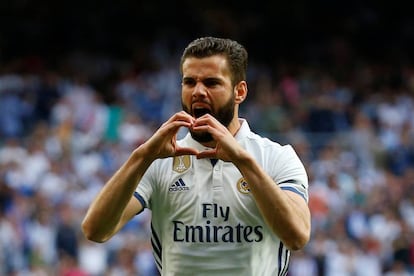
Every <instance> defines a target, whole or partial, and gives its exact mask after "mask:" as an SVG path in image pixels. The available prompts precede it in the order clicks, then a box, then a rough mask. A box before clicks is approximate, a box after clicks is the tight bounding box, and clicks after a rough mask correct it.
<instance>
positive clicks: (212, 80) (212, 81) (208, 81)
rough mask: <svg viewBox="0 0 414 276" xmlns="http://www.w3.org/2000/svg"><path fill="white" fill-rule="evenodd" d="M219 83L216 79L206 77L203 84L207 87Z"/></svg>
mask: <svg viewBox="0 0 414 276" xmlns="http://www.w3.org/2000/svg"><path fill="white" fill-rule="evenodd" d="M219 84H220V82H219V81H218V80H216V79H207V80H205V81H204V85H205V86H207V87H214V86H217V85H219Z"/></svg>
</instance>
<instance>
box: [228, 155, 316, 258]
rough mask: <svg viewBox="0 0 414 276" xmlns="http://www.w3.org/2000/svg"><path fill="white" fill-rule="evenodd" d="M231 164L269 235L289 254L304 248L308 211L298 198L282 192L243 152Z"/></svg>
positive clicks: (302, 200) (307, 236) (288, 192)
mask: <svg viewBox="0 0 414 276" xmlns="http://www.w3.org/2000/svg"><path fill="white" fill-rule="evenodd" d="M233 163H234V164H235V165H236V166H237V168H238V169H239V170H240V172H241V173H242V175H243V177H244V178H245V180H246V181H247V183H249V187H250V191H251V193H252V195H253V197H254V198H255V201H256V204H257V206H258V208H259V210H260V211H261V213H262V215H263V217H264V218H265V220H266V222H267V224H268V225H269V226H270V228H271V229H272V230H273V232H274V233H275V234H276V235H277V236H278V237H280V239H281V240H282V241H283V243H284V244H285V245H286V246H287V247H289V248H290V249H292V250H298V249H301V248H302V247H303V246H305V244H306V243H307V242H308V241H309V238H310V230H311V226H310V211H309V208H308V205H307V203H306V201H305V200H304V199H303V198H302V196H300V195H298V194H296V193H294V192H292V191H285V190H282V189H281V188H280V187H279V186H278V185H276V184H275V182H274V181H273V179H272V178H271V177H270V176H269V175H268V174H267V173H266V172H264V170H263V168H262V167H261V166H260V165H259V164H257V162H256V161H255V160H254V159H253V158H252V157H251V155H250V154H249V153H248V152H246V151H244V150H241V151H240V155H239V156H238V157H237V158H234V159H233Z"/></svg>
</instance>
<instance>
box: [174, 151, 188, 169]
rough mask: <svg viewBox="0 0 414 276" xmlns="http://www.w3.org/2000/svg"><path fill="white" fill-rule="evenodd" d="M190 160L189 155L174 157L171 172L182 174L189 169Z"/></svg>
mask: <svg viewBox="0 0 414 276" xmlns="http://www.w3.org/2000/svg"><path fill="white" fill-rule="evenodd" d="M190 165H191V159H190V156H189V155H182V156H175V157H174V160H173V171H175V172H178V173H183V172H185V171H186V170H188V169H189V168H190Z"/></svg>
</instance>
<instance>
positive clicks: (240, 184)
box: [237, 177, 250, 195]
mask: <svg viewBox="0 0 414 276" xmlns="http://www.w3.org/2000/svg"><path fill="white" fill-rule="evenodd" d="M237 189H238V190H239V192H240V193H242V194H245V195H246V194H248V193H250V188H249V183H247V182H246V180H244V178H243V177H242V178H240V179H239V181H237Z"/></svg>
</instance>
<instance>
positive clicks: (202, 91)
mask: <svg viewBox="0 0 414 276" xmlns="http://www.w3.org/2000/svg"><path fill="white" fill-rule="evenodd" d="M206 93H207V87H206V86H205V85H204V84H203V83H202V82H197V83H196V85H195V86H194V89H193V97H196V98H197V97H205V96H206Z"/></svg>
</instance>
